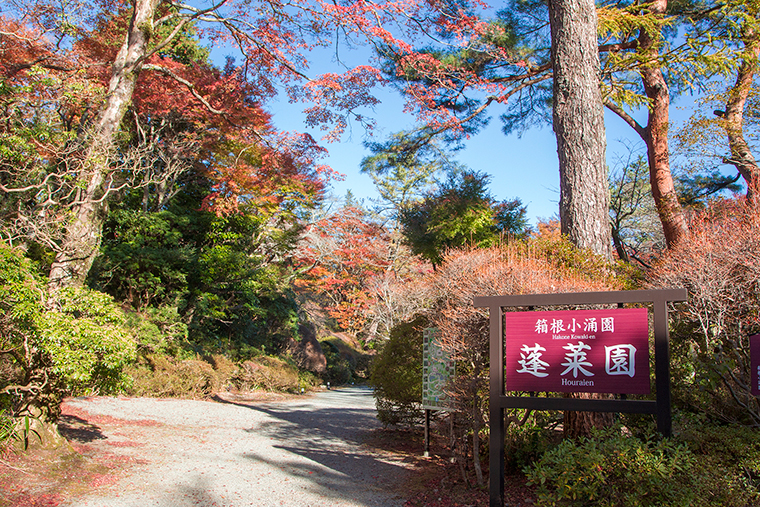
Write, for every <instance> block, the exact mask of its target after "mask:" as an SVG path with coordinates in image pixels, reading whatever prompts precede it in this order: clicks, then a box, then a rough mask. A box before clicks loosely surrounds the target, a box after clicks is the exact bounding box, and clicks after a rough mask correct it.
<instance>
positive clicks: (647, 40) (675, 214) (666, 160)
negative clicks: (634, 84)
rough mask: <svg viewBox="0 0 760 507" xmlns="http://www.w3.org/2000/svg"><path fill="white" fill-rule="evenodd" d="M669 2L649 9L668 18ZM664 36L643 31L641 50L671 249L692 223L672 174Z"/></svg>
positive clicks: (652, 171) (654, 177) (653, 162)
mask: <svg viewBox="0 0 760 507" xmlns="http://www.w3.org/2000/svg"><path fill="white" fill-rule="evenodd" d="M667 7H668V2H667V0H655V1H653V2H651V3H650V4H649V10H650V11H651V12H652V13H654V14H656V15H660V16H664V15H665V11H666V10H667ZM661 39H662V35H661V33H660V32H657V33H652V32H648V31H647V30H645V29H641V34H640V35H639V51H640V52H641V53H642V55H643V56H644V58H645V59H646V61H645V62H644V64H643V66H642V70H641V80H642V83H643V85H644V92H645V93H646V96H647V98H648V99H649V116H648V121H647V128H646V130H645V132H644V133H645V138H644V142H646V144H647V161H648V162H649V180H650V184H651V186H652V197H653V198H654V202H655V205H656V206H657V213H658V215H659V217H660V222H661V223H662V229H663V233H664V235H665V241H666V243H667V246H668V248H672V247H673V246H674V245H675V244H676V243H678V242H679V241H680V240H681V239H682V238H683V237H684V236H685V235H686V233H687V232H688V224H687V223H686V216H685V215H684V212H683V209H682V208H681V204H680V203H679V202H678V194H677V193H676V189H675V185H674V184H673V175H672V174H671V172H670V152H669V148H668V127H669V121H670V90H669V89H668V83H667V82H666V81H665V76H664V75H663V73H662V66H661V63H660V61H659V56H660V53H659V50H660V43H661Z"/></svg>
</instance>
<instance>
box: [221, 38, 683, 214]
mask: <svg viewBox="0 0 760 507" xmlns="http://www.w3.org/2000/svg"><path fill="white" fill-rule="evenodd" d="M224 54H225V49H223V48H216V49H215V50H213V51H212V58H213V59H214V60H218V61H224ZM370 55H371V53H370V52H369V51H368V50H367V49H366V48H359V49H355V50H351V51H343V52H342V53H341V59H342V60H343V62H345V63H346V64H347V65H351V66H355V65H366V64H367V63H368V60H369V58H370ZM310 59H311V68H310V69H309V72H308V74H309V75H311V76H313V77H316V76H317V75H319V74H322V73H325V72H338V73H340V72H343V71H344V70H345V67H343V66H339V65H337V64H336V63H335V61H334V58H333V53H332V49H323V50H317V51H316V52H314V53H313V54H312V56H311V58H310ZM375 95H376V97H378V98H379V99H380V100H381V103H380V105H378V106H377V107H376V108H375V109H374V110H365V111H361V113H362V114H363V115H365V116H369V117H371V118H373V119H374V120H375V121H376V125H377V127H376V128H375V130H374V136H375V137H374V139H375V140H378V141H382V140H385V139H386V138H387V136H389V135H390V134H392V133H394V132H398V131H400V130H404V129H409V128H411V127H412V126H413V125H414V124H415V121H414V117H413V116H412V115H410V114H405V113H404V112H403V105H404V104H403V99H402V98H401V97H400V95H399V94H398V93H397V92H395V91H394V90H392V89H390V88H387V89H382V88H381V89H378V90H376V94H375ZM693 102H694V97H691V96H681V97H677V98H675V99H674V100H673V103H672V104H671V111H670V116H671V131H672V132H674V131H675V130H676V129H677V128H679V127H680V125H681V124H682V123H683V121H685V120H686V119H688V117H689V116H690V115H691V113H692V110H693V109H692V105H693ZM307 106H308V104H290V103H288V100H287V96H286V94H285V93H284V92H283V93H282V94H281V96H280V97H279V101H272V102H270V103H269V104H268V105H267V109H268V110H269V112H270V113H272V115H273V117H272V119H273V122H274V125H275V126H276V127H277V128H279V129H281V130H288V131H298V132H308V133H310V134H311V135H312V136H313V137H314V138H315V139H317V140H318V141H319V140H320V139H321V137H322V136H323V135H324V132H322V131H319V130H317V129H309V128H307V127H306V125H305V122H304V118H305V115H303V113H302V110H303V109H304V108H306V107H307ZM684 106H686V107H684ZM498 107H499V106H498V105H496V106H492V110H491V111H490V114H491V115H492V116H493V118H492V119H491V121H490V124H489V125H488V127H487V128H486V129H484V130H483V131H481V132H480V133H478V134H477V135H475V136H473V137H472V138H471V139H470V140H468V141H467V142H466V144H465V148H464V149H463V150H461V151H459V152H457V157H456V158H457V160H458V161H459V162H460V163H462V164H464V165H466V166H467V167H469V168H471V169H474V170H477V171H481V172H485V173H488V174H490V175H491V177H492V178H491V185H490V189H491V192H492V194H493V195H494V197H496V198H497V199H499V200H504V199H513V198H515V197H518V198H520V200H521V201H522V202H523V204H524V205H526V206H527V210H528V218H529V220H530V222H531V223H532V224H533V225H535V224H536V222H537V220H539V219H541V218H552V217H554V216H555V215H557V214H558V212H559V162H558V158H557V149H556V141H555V138H554V132H553V131H552V129H551V126H550V125H546V126H543V127H540V128H539V127H533V128H531V129H530V130H528V131H526V132H524V133H523V134H522V135H521V136H518V135H517V134H511V135H509V136H505V135H504V134H503V133H502V131H501V122H500V120H499V118H498V115H499V114H501V113H502V111H501V110H499V109H497V108H498ZM634 116H635V117H636V118H637V119H638V121H639V122H640V123H642V124H645V122H646V111H645V110H640V111H638V112H637V113H636V114H634ZM605 125H606V129H607V160H608V166H610V167H615V166H616V165H618V164H617V161H618V160H619V159H620V158H621V157H623V158H625V157H626V156H628V150H627V148H626V145H628V146H633V147H636V148H637V150H638V153H641V154H645V149H644V145H643V142H642V141H641V139H640V138H639V137H638V136H637V135H636V134H635V133H634V131H633V130H632V129H631V128H630V127H629V126H628V125H626V124H625V123H624V122H623V121H622V120H620V119H619V118H618V117H617V116H615V115H614V114H613V113H611V112H609V111H606V112H605ZM366 139H367V132H365V131H364V129H363V127H362V126H360V125H358V124H354V125H352V126H351V128H350V129H349V130H347V132H346V133H345V134H344V136H343V138H342V140H341V142H339V143H331V144H325V143H324V142H320V144H322V145H323V146H324V147H325V148H327V150H328V151H329V156H328V157H327V158H326V159H325V160H324V163H326V164H328V165H330V166H331V167H332V168H333V169H335V170H336V171H338V172H340V173H342V174H344V175H345V179H344V180H343V181H335V182H333V184H332V189H331V192H332V194H333V195H334V196H335V197H343V196H345V195H346V192H347V191H348V190H351V192H352V193H353V195H354V196H355V197H357V198H359V199H364V200H365V202H366V203H367V204H370V202H369V201H370V200H371V199H373V198H376V197H377V192H376V190H375V187H374V185H373V183H372V181H371V179H370V178H369V177H368V176H366V175H364V174H361V172H360V163H361V160H362V159H363V158H364V157H365V156H367V155H369V154H370V153H369V151H368V150H367V149H365V148H364V146H363V141H365V140H366ZM671 163H673V162H672V161H671Z"/></svg>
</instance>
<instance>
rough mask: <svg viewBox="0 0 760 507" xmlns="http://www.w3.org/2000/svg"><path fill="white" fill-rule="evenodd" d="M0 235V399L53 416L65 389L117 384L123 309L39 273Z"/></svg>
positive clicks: (121, 378)
mask: <svg viewBox="0 0 760 507" xmlns="http://www.w3.org/2000/svg"><path fill="white" fill-rule="evenodd" d="M35 271H36V270H35V269H34V267H33V266H32V264H31V262H30V261H29V260H28V259H26V258H25V257H24V256H23V255H22V254H21V253H20V252H18V251H17V250H14V249H12V248H10V247H8V246H7V245H6V244H4V243H0V362H1V363H2V364H3V366H4V368H3V370H2V371H3V375H2V377H0V401H1V402H2V405H3V408H4V409H6V410H9V411H10V412H11V413H12V414H13V415H16V416H22V415H31V416H33V417H39V418H41V419H43V420H47V421H53V422H54V421H55V420H56V419H57V418H58V415H59V413H60V403H61V400H62V399H63V397H64V396H65V395H68V394H76V393H88V392H89V393H92V392H97V393H101V394H108V393H115V392H118V391H119V390H120V389H121V388H122V387H123V386H124V385H125V383H126V382H127V377H126V375H125V374H124V372H123V369H124V367H125V366H127V365H128V364H129V363H130V362H131V361H132V360H133V359H134V355H135V344H134V340H133V337H132V336H131V335H130V333H129V331H128V330H127V328H126V326H125V320H124V315H123V313H122V312H121V310H120V309H119V308H118V306H117V305H116V304H115V303H114V301H113V299H111V298H110V297H109V296H107V295H105V294H102V293H99V292H95V291H92V290H90V289H86V288H66V289H64V290H61V291H60V292H59V293H58V294H57V297H56V298H55V299H52V298H48V297H47V296H46V291H45V281H44V280H43V279H41V278H40V277H39V276H38V275H37V274H36V273H35Z"/></svg>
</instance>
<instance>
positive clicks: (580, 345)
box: [516, 317, 636, 385]
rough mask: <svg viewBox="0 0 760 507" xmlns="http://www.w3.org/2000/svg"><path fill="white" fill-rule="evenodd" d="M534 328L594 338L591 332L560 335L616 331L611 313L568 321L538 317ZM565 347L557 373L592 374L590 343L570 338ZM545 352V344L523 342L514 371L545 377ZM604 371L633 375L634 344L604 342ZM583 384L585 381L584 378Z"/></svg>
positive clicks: (547, 367)
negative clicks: (606, 343) (609, 343)
mask: <svg viewBox="0 0 760 507" xmlns="http://www.w3.org/2000/svg"><path fill="white" fill-rule="evenodd" d="M534 331H535V332H536V333H537V334H552V335H553V338H554V339H558V338H562V339H578V338H581V337H582V338H590V339H595V338H596V337H595V336H593V335H580V336H579V335H564V336H562V335H559V333H563V332H570V333H575V332H585V333H596V332H602V333H614V332H615V318H614V317H599V318H597V317H589V318H584V319H582V321H579V320H578V319H576V318H572V319H569V320H567V321H565V320H563V319H558V318H554V319H551V320H550V319H546V318H539V319H537V320H536V325H535V328H534ZM562 349H563V350H564V351H566V352H565V353H564V362H562V363H560V364H561V365H562V366H564V367H565V369H564V370H563V371H562V373H560V374H559V375H560V376H562V377H564V376H570V375H572V377H573V379H577V378H578V376H579V375H582V376H583V377H593V376H594V375H595V373H594V372H593V371H592V369H593V367H594V365H593V364H592V363H591V361H590V360H589V354H590V352H591V350H592V345H591V344H589V343H588V342H586V341H584V340H579V341H578V342H577V343H574V342H572V341H568V342H566V344H565V345H564V346H563V347H562ZM545 352H546V347H544V346H542V345H540V344H538V343H535V344H534V345H533V346H530V345H528V344H523V346H522V348H521V349H520V359H519V361H518V364H519V365H520V368H519V369H517V370H516V371H517V373H527V374H528V375H533V376H534V377H541V378H543V377H547V376H549V373H548V370H549V368H550V366H551V365H550V364H549V362H547V361H546V360H544V359H543V355H544V353H545ZM604 357H605V364H604V372H605V373H606V374H607V375H628V376H630V377H633V376H635V375H636V347H634V346H633V345H632V344H630V343H622V344H617V345H612V346H609V345H604ZM578 384H579V382H575V381H567V382H564V381H563V385H578ZM584 384H586V382H584Z"/></svg>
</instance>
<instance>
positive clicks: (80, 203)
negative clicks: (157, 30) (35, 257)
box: [50, 0, 160, 288]
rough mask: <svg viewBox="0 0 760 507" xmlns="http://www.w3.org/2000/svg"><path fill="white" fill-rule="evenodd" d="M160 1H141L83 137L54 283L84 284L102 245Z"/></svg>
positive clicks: (52, 276) (54, 266)
mask: <svg viewBox="0 0 760 507" xmlns="http://www.w3.org/2000/svg"><path fill="white" fill-rule="evenodd" d="M159 1H160V0H137V1H136V2H135V4H134V12H133V14H132V19H131V20H130V24H129V30H128V31H127V35H126V38H125V40H124V43H123V45H122V47H121V49H120V50H119V53H118V55H117V56H116V60H115V61H114V64H113V68H112V71H111V81H110V83H109V86H108V94H107V95H106V98H105V101H104V103H103V106H102V109H101V110H100V113H99V114H98V117H97V120H96V122H95V124H94V126H93V128H92V130H91V131H90V132H89V133H88V137H87V138H86V139H85V149H84V154H83V157H82V160H81V161H80V162H79V163H80V164H81V168H80V171H79V183H80V184H81V188H82V189H83V190H81V191H80V193H79V195H77V198H76V202H75V203H74V206H73V208H72V217H71V223H70V224H69V225H68V226H67V227H66V232H65V235H64V239H63V241H62V243H61V248H60V251H59V252H58V253H57V254H56V257H55V260H54V262H53V264H52V266H51V268H50V285H51V287H52V288H58V287H65V286H70V285H81V284H82V283H84V280H85V279H86V278H87V273H88V272H89V271H90V267H92V263H93V261H94V260H95V257H96V256H97V254H98V250H99V248H100V239H101V235H102V232H103V223H104V221H105V217H106V214H107V212H108V203H107V200H108V194H109V192H110V191H111V188H110V187H111V183H112V181H111V178H110V172H111V163H112V158H113V151H114V147H115V137H116V134H117V132H118V130H119V127H120V125H121V121H122V120H123V118H124V114H125V113H126V111H127V108H128V107H129V104H130V103H131V101H132V94H133V93H134V90H135V84H136V82H137V76H138V74H139V71H140V68H141V66H142V64H143V58H144V57H145V55H146V54H147V51H148V44H149V42H150V38H151V35H152V33H153V17H154V15H155V11H156V7H157V5H158V2H159Z"/></svg>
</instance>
